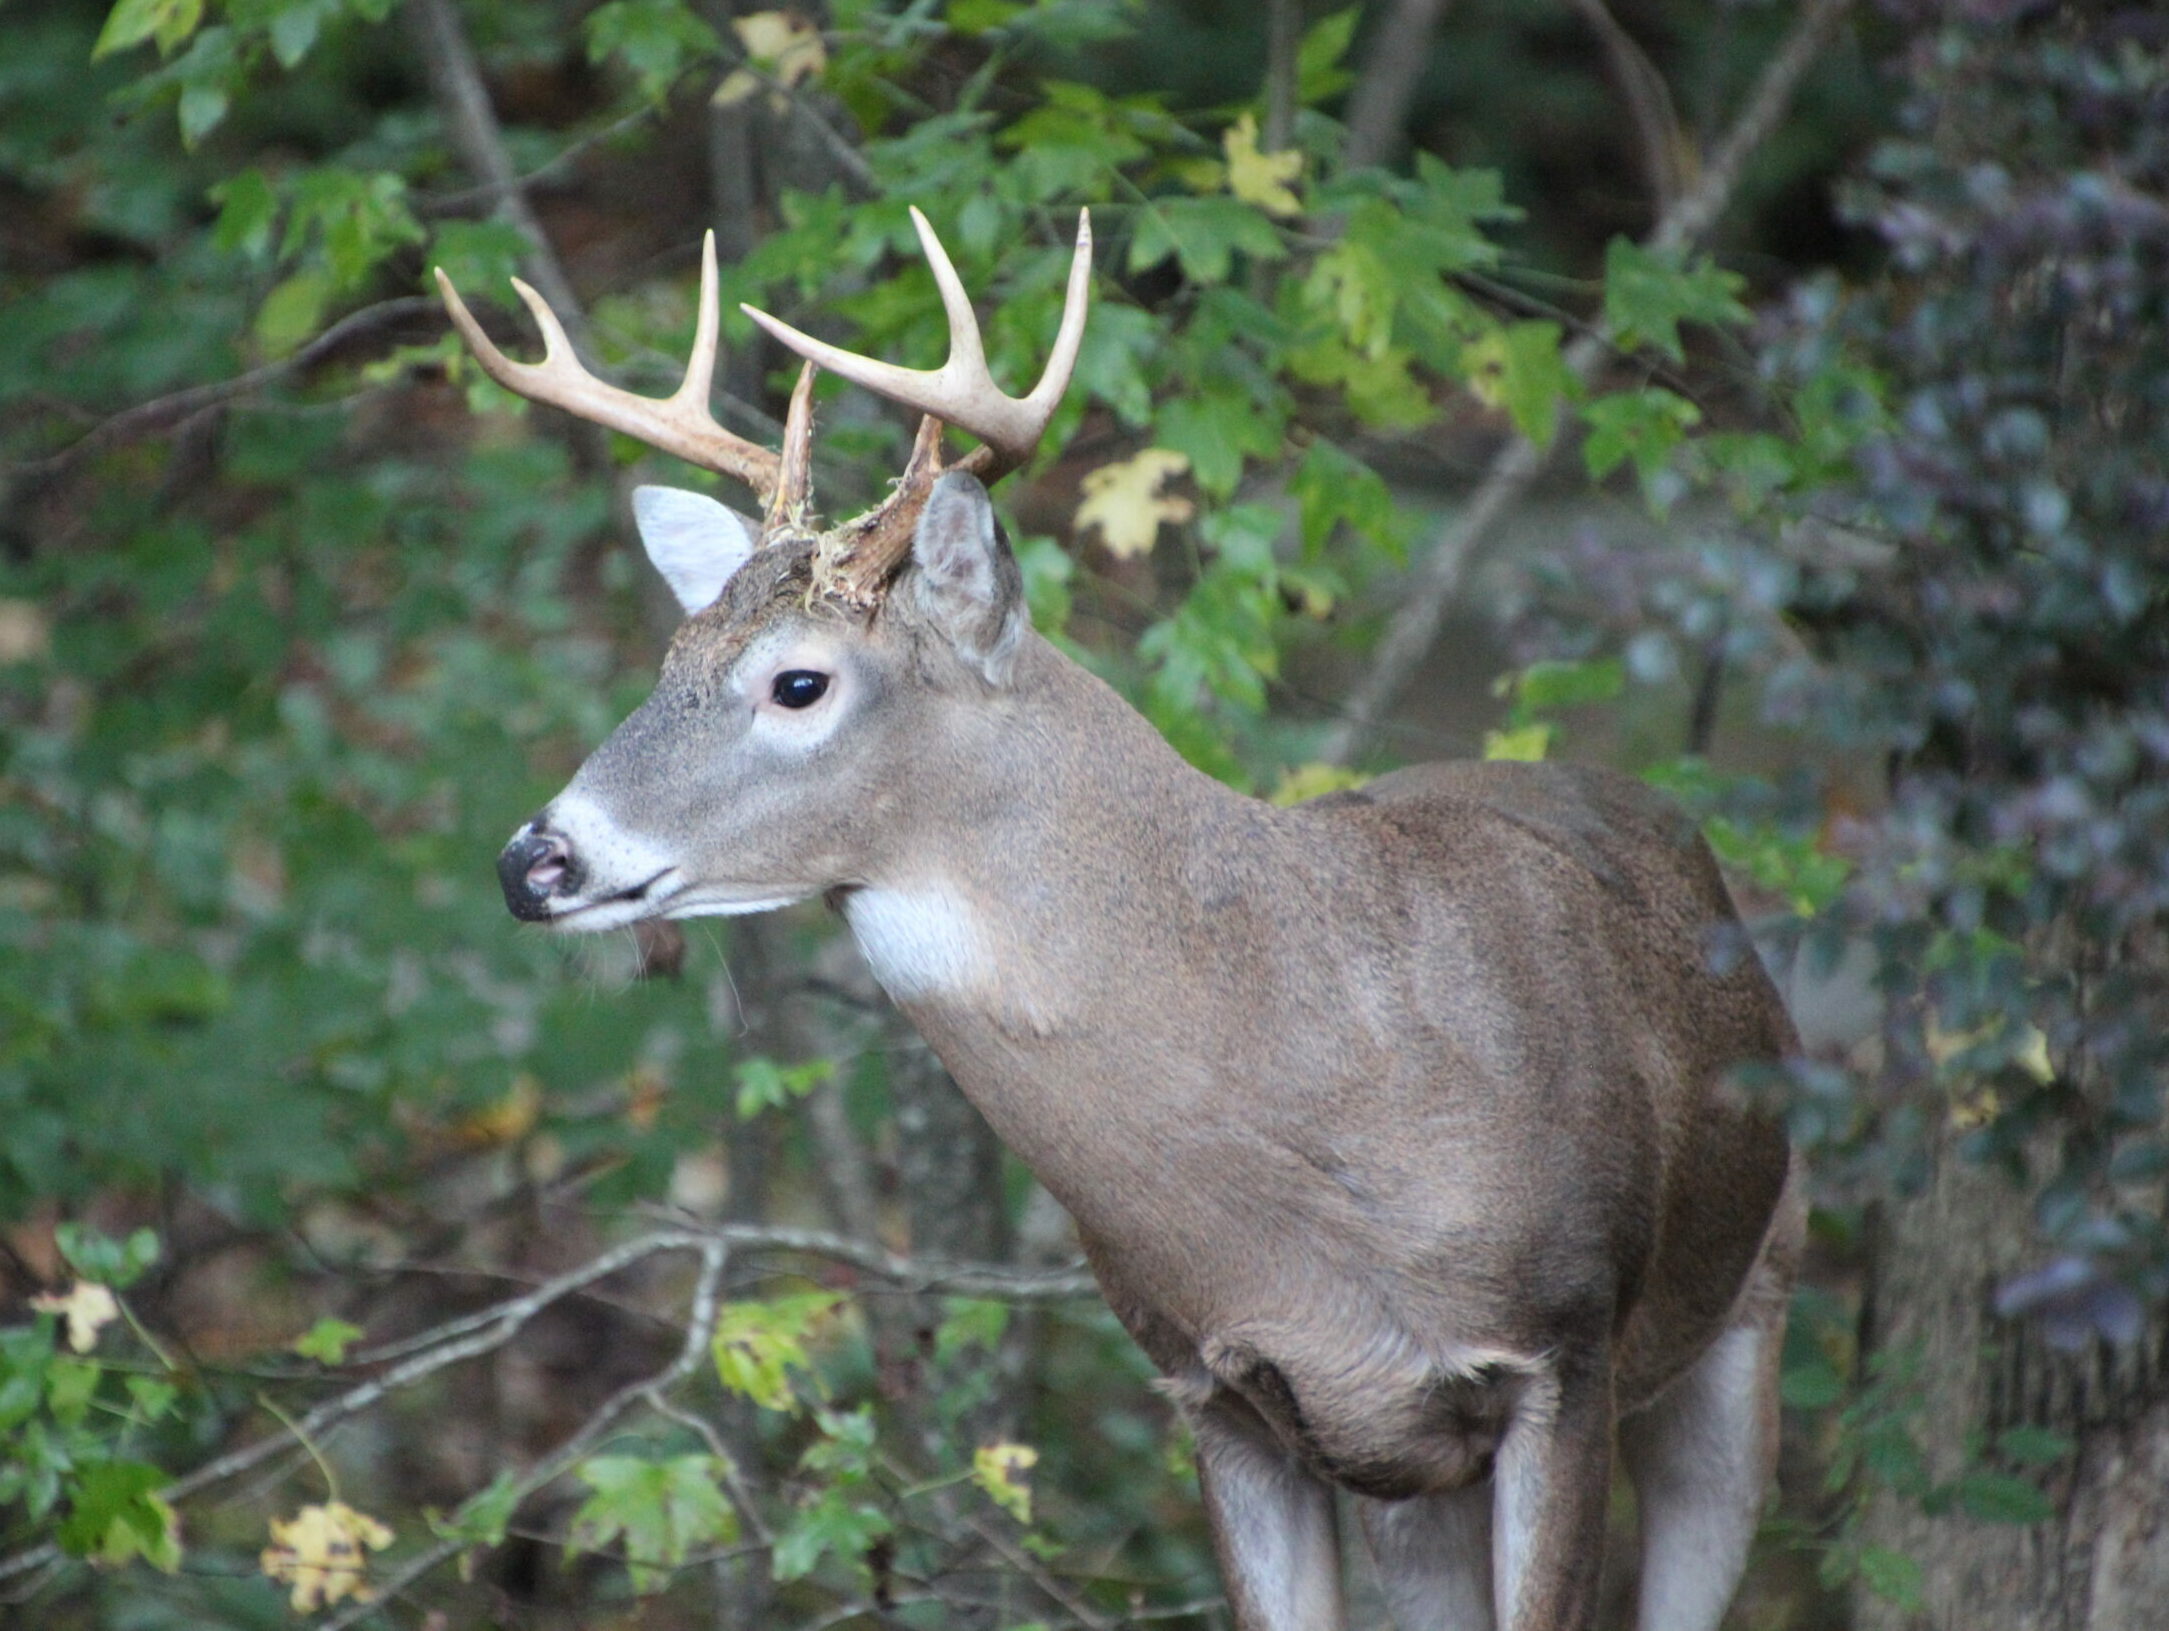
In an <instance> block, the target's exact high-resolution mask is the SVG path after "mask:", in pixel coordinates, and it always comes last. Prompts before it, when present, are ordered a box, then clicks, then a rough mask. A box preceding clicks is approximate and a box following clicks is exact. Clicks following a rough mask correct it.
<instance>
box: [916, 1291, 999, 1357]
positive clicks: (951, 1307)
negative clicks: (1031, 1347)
mask: <svg viewBox="0 0 2169 1631" xmlns="http://www.w3.org/2000/svg"><path fill="white" fill-rule="evenodd" d="M942 1307H943V1309H944V1310H945V1311H946V1312H945V1313H944V1315H943V1318H942V1322H941V1324H940V1325H938V1326H937V1327H935V1330H934V1363H936V1364H937V1365H947V1364H950V1363H952V1362H954V1360H955V1359H956V1357H957V1355H958V1354H960V1353H962V1352H963V1351H964V1350H965V1349H966V1348H984V1349H985V1350H986V1351H987V1352H988V1353H992V1352H994V1350H995V1349H997V1348H999V1347H1000V1346H1001V1344H1002V1336H1003V1334H1004V1333H1005V1332H1006V1331H1008V1329H1009V1305H1008V1304H1007V1303H1003V1302H995V1301H993V1300H992V1299H990V1298H984V1297H948V1298H945V1299H943V1302H942Z"/></svg>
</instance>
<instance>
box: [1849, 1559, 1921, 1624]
mask: <svg viewBox="0 0 2169 1631" xmlns="http://www.w3.org/2000/svg"><path fill="white" fill-rule="evenodd" d="M1859 1567H1860V1583H1861V1584H1862V1585H1864V1586H1866V1587H1867V1588H1868V1589H1869V1590H1870V1591H1872V1592H1874V1593H1875V1595H1876V1596H1878V1597H1880V1598H1882V1599H1883V1601H1885V1602H1886V1603H1895V1604H1896V1605H1897V1606H1898V1607H1900V1608H1902V1609H1905V1610H1906V1611H1907V1612H1909V1613H1910V1612H1914V1611H1917V1610H1918V1609H1919V1608H1920V1606H1921V1581H1922V1576H1921V1567H1920V1565H1919V1564H1918V1563H1916V1562H1914V1561H1913V1559H1911V1558H1910V1557H1907V1556H1906V1555H1905V1553H1903V1552H1894V1551H1892V1550H1890V1549H1889V1548H1888V1547H1886V1546H1867V1547H1863V1548H1862V1549H1861V1553H1860V1565H1859Z"/></svg>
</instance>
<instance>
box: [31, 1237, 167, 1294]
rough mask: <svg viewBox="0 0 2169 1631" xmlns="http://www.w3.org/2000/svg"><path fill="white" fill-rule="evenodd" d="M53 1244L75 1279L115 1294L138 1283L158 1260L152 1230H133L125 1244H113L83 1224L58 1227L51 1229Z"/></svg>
mask: <svg viewBox="0 0 2169 1631" xmlns="http://www.w3.org/2000/svg"><path fill="white" fill-rule="evenodd" d="M53 1244H54V1245H56V1246H58V1247H59V1248H60V1255H61V1256H62V1257H63V1258H64V1259H66V1260H67V1264H68V1266H69V1267H70V1268H72V1269H74V1270H75V1272H76V1274H77V1275H79V1276H80V1277H81V1278H83V1279H85V1280H95V1281H96V1282H97V1283H98V1284H99V1285H102V1286H110V1287H112V1288H113V1289H114V1290H115V1291H126V1290H127V1289H128V1288H129V1287H130V1286H132V1285H134V1284H135V1283H136V1281H138V1280H140V1279H142V1278H143V1273H144V1271H145V1270H146V1269H148V1268H149V1267H150V1266H151V1265H152V1264H153V1263H156V1262H157V1261H158V1256H159V1244H158V1232H157V1231H156V1230H155V1229H137V1230H135V1231H133V1232H132V1233H130V1235H129V1236H128V1238H127V1239H126V1240H115V1239H114V1238H113V1237H112V1236H111V1235H108V1234H103V1233H101V1232H100V1231H98V1230H96V1229H93V1228H92V1227H91V1226H90V1225H89V1224H86V1223H62V1224H58V1225H56V1226H55V1227H54V1229H53Z"/></svg>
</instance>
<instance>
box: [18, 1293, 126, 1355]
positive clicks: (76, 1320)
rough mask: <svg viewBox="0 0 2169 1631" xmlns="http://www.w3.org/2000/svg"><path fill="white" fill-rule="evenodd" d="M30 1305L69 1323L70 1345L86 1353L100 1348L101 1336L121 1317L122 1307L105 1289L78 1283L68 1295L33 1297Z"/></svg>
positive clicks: (42, 1312) (78, 1351) (79, 1351)
mask: <svg viewBox="0 0 2169 1631" xmlns="http://www.w3.org/2000/svg"><path fill="white" fill-rule="evenodd" d="M30 1306H31V1307H32V1308H35V1309H36V1310H37V1311H38V1312H39V1313H41V1314H60V1315H63V1316H65V1318H66V1319H67V1321H68V1346H69V1347H71V1348H73V1349H74V1350H75V1351H76V1352H77V1353H79V1354H87V1353H89V1352H90V1350H91V1349H93V1348H95V1347H97V1346H98V1333H99V1332H100V1331H102V1330H104V1329H105V1328H106V1327H107V1326H108V1325H111V1324H112V1323H113V1322H114V1321H115V1320H117V1319H119V1318H120V1304H119V1303H118V1302H116V1301H115V1300H114V1297H113V1293H112V1292H111V1291H110V1290H108V1289H107V1288H106V1287H104V1286H101V1285H98V1284H97V1283H95V1282H94V1281H90V1280H78V1281H76V1282H75V1284H74V1285H73V1286H72V1287H70V1288H69V1289H68V1290H67V1291H65V1292H54V1293H52V1294H50V1295H48V1296H43V1297H33V1298H31V1299H30Z"/></svg>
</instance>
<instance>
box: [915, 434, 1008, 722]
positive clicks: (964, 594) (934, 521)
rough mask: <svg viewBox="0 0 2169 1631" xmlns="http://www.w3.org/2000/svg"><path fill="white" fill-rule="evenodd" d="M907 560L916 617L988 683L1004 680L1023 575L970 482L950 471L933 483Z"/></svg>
mask: <svg viewBox="0 0 2169 1631" xmlns="http://www.w3.org/2000/svg"><path fill="white" fill-rule="evenodd" d="M911 559H912V563H913V565H914V566H916V567H917V570H916V571H915V572H914V573H913V574H912V586H913V592H914V594H915V595H916V596H917V598H918V604H919V609H920V611H922V612H924V613H925V614H926V616H927V619H928V620H929V621H930V622H932V623H933V624H934V626H935V627H936V628H938V629H940V630H941V632H942V633H943V634H945V635H946V636H948V639H949V643H950V644H951V645H952V646H954V647H955V648H956V651H957V655H958V656H960V657H962V658H963V659H964V660H965V661H966V662H967V663H970V664H971V665H972V666H973V667H974V668H976V669H978V670H979V671H980V672H981V673H982V674H984V675H985V676H986V677H987V681H988V683H989V684H992V685H1001V684H1004V683H1005V682H1007V680H1008V678H1009V665H1010V662H1011V661H1012V660H1013V659H1014V658H1015V656H1016V654H1017V642H1018V641H1019V640H1021V639H1023V637H1024V625H1025V610H1024V574H1023V573H1022V572H1020V571H1018V570H1017V558H1016V556H1014V555H1012V554H1011V553H1010V552H1009V540H1008V538H1006V537H1005V536H1003V533H1002V529H1001V525H1000V524H999V523H998V522H997V521H996V520H995V519H994V506H993V504H992V503H990V502H989V501H988V499H987V490H986V489H985V488H984V487H982V486H980V485H979V482H978V480H977V479H976V478H975V477H972V476H969V475H966V474H965V473H964V472H962V471H960V470H952V471H950V472H949V473H948V474H947V475H945V476H943V477H942V478H941V479H940V480H938V481H936V482H935V483H934V490H933V492H932V493H930V494H928V495H927V500H926V508H925V509H923V510H921V511H920V512H919V528H918V531H917V532H916V533H914V534H913V535H912V540H911Z"/></svg>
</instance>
